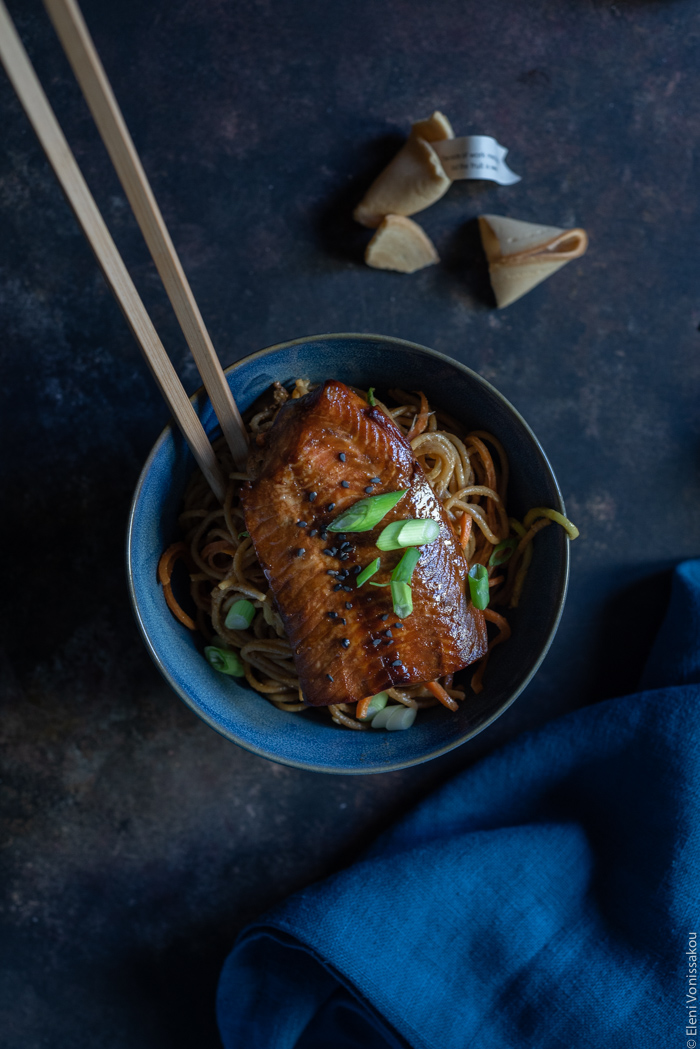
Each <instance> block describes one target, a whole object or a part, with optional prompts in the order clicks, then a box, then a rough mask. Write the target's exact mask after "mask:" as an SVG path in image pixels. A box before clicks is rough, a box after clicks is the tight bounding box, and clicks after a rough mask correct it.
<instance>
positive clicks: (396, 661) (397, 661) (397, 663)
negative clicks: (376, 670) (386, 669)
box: [391, 659, 402, 667]
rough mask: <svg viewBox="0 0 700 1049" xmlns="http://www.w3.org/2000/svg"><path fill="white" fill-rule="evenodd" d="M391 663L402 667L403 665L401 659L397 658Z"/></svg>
mask: <svg viewBox="0 0 700 1049" xmlns="http://www.w3.org/2000/svg"><path fill="white" fill-rule="evenodd" d="M391 665H392V667H400V666H401V665H402V664H401V660H400V659H395V660H394V662H393V663H392V664H391Z"/></svg>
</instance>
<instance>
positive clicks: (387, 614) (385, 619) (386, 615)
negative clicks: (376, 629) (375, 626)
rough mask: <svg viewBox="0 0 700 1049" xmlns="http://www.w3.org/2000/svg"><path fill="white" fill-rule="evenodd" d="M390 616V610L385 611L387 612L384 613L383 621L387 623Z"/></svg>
mask: <svg viewBox="0 0 700 1049" xmlns="http://www.w3.org/2000/svg"><path fill="white" fill-rule="evenodd" d="M388 618H389V613H388V612H386V613H385V614H384V615H383V616H382V623H386V621H387V619H388Z"/></svg>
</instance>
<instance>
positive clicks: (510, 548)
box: [489, 539, 518, 566]
mask: <svg viewBox="0 0 700 1049" xmlns="http://www.w3.org/2000/svg"><path fill="white" fill-rule="evenodd" d="M517 545H518V540H517V539H504V540H503V542H502V543H499V544H498V546H495V547H494V549H493V553H492V554H491V556H490V557H489V564H490V565H492V566H494V565H504V564H505V563H506V561H510V559H511V557H512V556H513V552H514V551H515V548H516V546H517Z"/></svg>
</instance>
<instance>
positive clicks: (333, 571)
mask: <svg viewBox="0 0 700 1049" xmlns="http://www.w3.org/2000/svg"><path fill="white" fill-rule="evenodd" d="M337 574H338V573H337V572H336V570H335V568H329V569H328V571H327V572H326V575H337Z"/></svg>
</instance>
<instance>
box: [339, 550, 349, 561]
mask: <svg viewBox="0 0 700 1049" xmlns="http://www.w3.org/2000/svg"><path fill="white" fill-rule="evenodd" d="M349 557H350V554H349V553H348V551H347V550H346V551H345V553H344V554H341V555H340V560H341V561H347V559H348V558H349Z"/></svg>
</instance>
